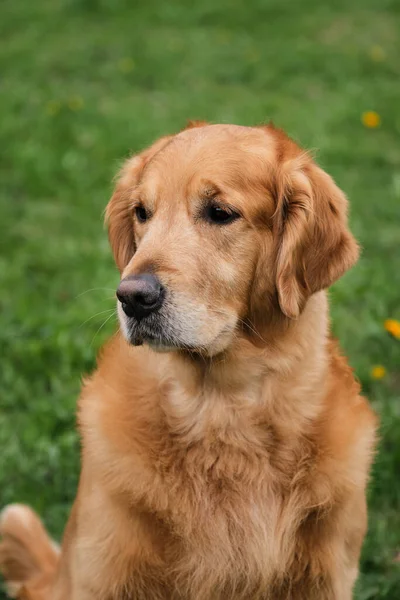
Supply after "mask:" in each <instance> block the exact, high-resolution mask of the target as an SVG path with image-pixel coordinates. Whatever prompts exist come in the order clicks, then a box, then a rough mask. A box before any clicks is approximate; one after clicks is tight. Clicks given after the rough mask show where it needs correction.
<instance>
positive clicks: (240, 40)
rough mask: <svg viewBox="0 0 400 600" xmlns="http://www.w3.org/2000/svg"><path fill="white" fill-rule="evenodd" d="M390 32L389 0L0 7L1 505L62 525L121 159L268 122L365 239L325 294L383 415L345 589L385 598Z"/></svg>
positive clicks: (388, 549) (397, 216) (389, 441)
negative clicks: (184, 132) (321, 179)
mask: <svg viewBox="0 0 400 600" xmlns="http://www.w3.org/2000/svg"><path fill="white" fill-rule="evenodd" d="M399 32H400V4H399V2H398V1H395V0H379V1H378V0H352V1H351V2H349V0H331V1H329V2H325V3H324V2H320V0H298V1H297V2H291V3H289V2H284V1H282V0H235V1H233V0H219V1H218V2H217V1H216V0H201V1H199V2H197V3H190V2H184V1H181V2H176V1H173V0H171V1H170V2H161V1H156V0H146V1H145V2H136V1H128V0H126V1H123V0H35V1H32V0H18V1H15V0H2V2H1V5H0V35H1V45H0V67H1V69H0V73H1V81H0V85H1V89H0V114H1V122H0V144H1V151H0V170H1V190H0V210H1V213H0V244H1V253H0V348H1V361H0V369H1V373H0V385H1V387H0V390H1V391H0V505H4V504H6V503H8V502H12V501H19V502H28V503H30V504H32V505H33V506H34V507H35V508H36V509H37V510H38V511H39V512H40V513H41V514H42V515H43V517H44V519H45V522H46V524H47V526H48V527H49V528H50V530H51V531H52V533H53V534H54V535H55V536H57V537H59V536H60V534H61V532H62V529H63V526H64V523H65V521H66V518H67V514H68V510H69V507H70V505H71V502H72V500H73V497H74V494H75V490H76V484H77V478H78V469H79V444H78V440H77V436H76V433H75V418H74V410H75V402H76V397H77V395H78V393H79V387H80V379H81V376H82V375H83V374H84V373H87V372H88V371H90V370H91V369H92V368H93V366H94V361H95V355H96V350H97V349H98V347H99V346H100V345H101V343H102V341H104V339H105V338H106V337H107V336H108V335H109V334H110V333H111V332H112V331H113V330H114V328H115V317H114V316H113V313H112V309H113V307H114V301H113V299H112V297H113V293H114V290H115V287H116V284H117V281H118V274H117V272H116V269H115V267H114V265H113V262H112V259H111V254H110V251H109V248H108V244H107V239H106V234H105V232H104V231H103V227H102V211H103V209H104V207H105V204H106V202H107V200H108V196H109V195H110V191H111V183H110V182H111V180H112V177H113V176H114V174H115V172H116V169H117V167H118V165H119V163H120V161H121V159H122V158H123V157H125V156H127V155H128V154H129V152H131V151H135V150H138V149H140V148H141V147H143V146H144V145H146V144H148V143H150V142H151V141H152V140H153V139H155V138H157V137H158V136H159V135H161V134H164V133H169V132H174V131H176V130H178V129H179V128H181V127H182V126H183V125H184V123H185V121H186V119H187V118H202V119H208V120H210V121H212V122H234V123H240V124H257V123H261V122H264V121H266V120H269V119H271V118H272V119H273V120H274V121H275V123H276V124H277V125H279V126H281V127H283V128H285V129H286V130H287V131H288V132H289V133H290V134H291V135H292V136H294V137H295V139H297V140H298V141H300V142H301V143H302V144H303V145H304V146H306V147H307V148H311V149H314V150H315V151H316V152H317V157H318V160H319V162H320V163H321V164H322V166H323V167H324V168H325V169H327V170H328V171H329V172H330V173H331V174H332V175H333V176H334V177H335V179H336V180H337V182H338V183H339V185H340V186H341V187H342V188H343V189H344V190H345V191H346V193H347V194H348V196H349V198H350V201H351V222H352V228H353V230H354V232H355V234H356V236H357V237H358V238H359V239H360V241H361V243H362V246H363V248H364V251H363V256H362V259H361V261H360V262H359V264H358V265H357V267H356V268H355V269H354V270H353V271H352V272H351V273H349V274H348V275H346V276H345V278H344V279H343V280H341V281H340V282H339V283H338V284H337V285H336V286H335V287H334V289H333V290H332V293H331V304H332V314H333V328H334V331H335V333H336V334H337V335H338V336H339V337H340V339H341V343H342V346H343V348H344V350H345V352H346V353H347V354H348V356H349V358H350V362H351V363H352V365H353V366H354V367H355V370H356V373H357V376H358V377H359V378H360V380H361V382H362V385H363V388H364V391H365V393H366V394H367V395H368V396H369V398H370V399H371V402H372V404H373V406H374V407H375V409H376V410H377V411H378V412H379V414H380V416H381V421H382V428H381V444H380V449H379V454H378V457H377V460H376V465H375V470H374V476H373V481H372V483H371V487H370V500H369V505H370V528H369V535H368V538H367V540H366V543H365V546H364V552H363V561H362V573H361V577H360V581H359V584H358V589H357V594H356V597H357V599H358V600H369V599H380V600H383V599H385V600H399V598H400V567H399V564H398V563H396V561H395V558H396V556H397V555H398V553H399V551H400V401H399V392H400V369H399V362H400V340H396V339H395V338H394V337H393V336H390V335H389V334H388V333H387V332H385V330H384V327H383V322H384V320H385V319H387V318H395V319H396V318H397V319H400V301H399V300H400V264H399V262H400V261H399V258H400V257H399V245H400V145H399V134H400V87H399V75H400V60H399V59H400V41H399ZM366 111H376V112H377V113H378V116H379V118H380V120H381V122H380V123H379V126H378V127H368V126H366V125H368V121H365V123H363V121H362V115H363V113H364V112H366ZM377 120H378V117H377V116H375V121H377ZM369 124H370V125H371V124H373V123H371V122H370V123H369ZM375 124H377V123H375ZM108 311H109V312H108ZM108 317H110V319H109V320H108V322H107V323H105V321H106V319H107V318H108ZM103 323H105V324H104V326H103ZM376 365H382V366H383V367H384V368H385V375H384V377H383V378H381V379H374V377H373V376H372V375H371V369H373V367H374V366H376ZM383 372H384V371H382V370H381V372H380V375H382V373H383ZM375 373H378V372H375ZM0 598H1V599H3V598H5V596H4V595H2V592H1V591H0ZM305 600H306V599H305Z"/></svg>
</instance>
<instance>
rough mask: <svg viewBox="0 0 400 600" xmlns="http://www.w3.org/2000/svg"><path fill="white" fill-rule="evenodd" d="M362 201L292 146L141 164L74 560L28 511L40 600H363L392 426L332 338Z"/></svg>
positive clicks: (197, 126)
mask: <svg viewBox="0 0 400 600" xmlns="http://www.w3.org/2000/svg"><path fill="white" fill-rule="evenodd" d="M346 212H347V201H346V198H345V196H344V194H343V193H342V192H341V191H340V190H339V188H338V187H337V186H336V185H335V183H334V182H333V180H332V179H331V178H330V177H329V175H327V174H326V173H325V172H324V171H323V170H321V169H320V168H319V167H318V166H317V165H316V164H315V163H314V161H313V160H312V158H311V157H310V156H309V154H308V153H307V152H305V151H303V150H301V149H300V148H299V147H298V146H297V144H296V143H295V142H294V141H292V140H291V139H290V138H289V137H288V136H287V135H286V134H285V133H284V132H283V131H281V130H279V129H277V128H276V127H274V126H273V125H269V126H262V127H240V126H234V125H207V124H205V123H202V122H195V123H192V124H190V126H189V127H188V128H186V129H185V130H184V131H182V132H180V133H178V134H177V135H172V136H168V137H163V138H161V139H160V140H159V141H157V142H156V143H155V144H153V145H152V146H151V147H150V148H149V149H147V150H145V151H144V152H142V153H141V154H139V155H137V156H134V157H133V158H131V159H129V160H128V161H127V162H126V163H125V165H124V167H123V169H122V172H121V173H120V176H119V178H118V182H117V185H116V189H115V192H114V195H113V196H112V198H111V201H110V203H109V205H108V207H107V211H106V219H107V222H108V227H109V237H110V242H111V246H112V250H113V253H114V256H115V261H116V264H117V266H118V268H119V270H120V272H121V283H120V286H119V288H118V290H117V297H118V302H117V305H118V316H119V321H120V332H119V333H118V334H117V335H116V336H115V337H113V338H112V339H111V341H110V342H109V343H108V344H107V345H106V347H105V348H104V350H103V351H102V353H101V355H100V358H99V364H98V369H97V371H96V372H95V373H94V375H92V376H91V377H90V378H89V379H87V380H86V381H85V383H84V386H83V392H82V395H81V398H80V400H79V409H78V414H79V429H80V433H81V436H82V445H83V449H82V472H81V478H80V484H79V490H78V494H77V498H76V501H75V504H74V507H73V509H72V513H71V516H70V519H69V522H68V525H67V528H66V532H65V536H64V541H63V545H62V549H61V551H59V550H58V549H57V547H56V546H55V545H54V544H53V543H52V542H51V540H50V539H49V537H48V536H47V533H46V532H45V530H44V528H43V526H42V525H41V522H40V520H39V519H38V517H36V515H35V514H34V513H33V512H32V511H31V510H30V509H29V508H28V507H25V506H22V505H11V506H9V507H6V508H5V510H4V511H3V513H2V518H1V534H2V540H3V541H2V545H1V549H0V563H1V566H2V570H3V572H4V575H5V577H6V579H7V581H8V582H9V588H10V590H11V591H12V592H13V593H14V594H16V595H17V597H19V598H25V599H29V600H111V599H118V600H161V599H164V600H167V599H168V600H231V599H232V600H349V599H350V598H351V597H352V588H353V585H354V582H355V580H356V578H357V572H358V561H359V554H360V549H361V545H362V541H363V538H364V535H365V531H366V524H367V513H366V500H365V488H366V483H367V479H368V471H369V468H370V464H371V459H372V455H373V449H374V438H375V430H376V419H375V416H374V414H373V412H372V410H371V409H370V408H369V406H368V403H367V402H366V400H365V399H364V398H363V397H362V396H361V395H360V389H359V385H358V383H357V382H356V381H355V379H354V376H353V374H352V371H351V369H350V367H349V366H348V364H347V362H346V360H345V358H343V357H342V356H341V354H340V351H339V350H338V347H337V345H336V343H335V342H334V341H332V340H331V339H330V336H329V319H328V304H327V297H326V292H325V290H326V288H327V287H328V286H330V285H331V284H332V283H333V282H334V281H336V280H337V279H338V278H339V277H340V276H341V275H343V273H344V272H345V271H346V270H347V269H349V268H350V267H351V266H352V265H353V264H354V263H355V262H356V260H357V257H358V246H357V243H356V242H355V240H354V238H353V236H352V235H351V233H350V232H349V230H348V228H347V216H346Z"/></svg>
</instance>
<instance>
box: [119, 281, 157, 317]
mask: <svg viewBox="0 0 400 600" xmlns="http://www.w3.org/2000/svg"><path fill="white" fill-rule="evenodd" d="M117 298H118V300H119V301H120V302H121V305H122V309H123V311H124V313H125V314H126V315H127V316H128V317H135V318H136V319H138V320H140V319H143V317H146V316H147V315H150V314H151V313H153V312H155V311H157V310H159V308H161V305H162V303H163V300H164V288H163V286H162V285H161V282H160V280H159V279H158V278H157V277H156V276H155V275H152V274H151V273H143V275H130V276H129V277H126V278H125V279H123V280H122V281H121V283H120V284H119V286H118V289H117Z"/></svg>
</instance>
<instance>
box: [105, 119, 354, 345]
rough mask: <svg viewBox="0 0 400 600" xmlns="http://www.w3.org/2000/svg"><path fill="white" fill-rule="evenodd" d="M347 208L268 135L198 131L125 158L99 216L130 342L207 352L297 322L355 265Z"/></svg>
mask: <svg viewBox="0 0 400 600" xmlns="http://www.w3.org/2000/svg"><path fill="white" fill-rule="evenodd" d="M346 208H347V201H346V198H345V196H344V194H343V193H342V192H341V191H340V190H339V188H338V187H337V186H336V185H335V183H334V182H333V180H332V179H331V178H330V177H329V176H328V175H327V174H326V173H325V172H324V171H322V170H321V169H320V168H319V167H318V166H317V165H316V164H315V163H314V162H313V160H312V159H311V158H310V156H309V155H308V154H307V153H305V152H304V151H302V150H301V149H300V148H299V147H298V146H297V145H296V144H295V143H294V142H293V141H292V140H291V139H290V138H288V137H287V136H286V135H285V134H284V133H283V132H282V131H281V130H279V129H276V128H275V127H273V126H267V127H260V128H251V127H238V126H233V125H206V124H203V123H201V124H195V126H191V127H189V128H187V129H185V130H184V131H182V132H180V133H179V134H177V135H175V136H170V137H164V138H161V139H160V140H159V141H157V142H156V143H155V144H153V145H152V146H151V147H150V148H149V149H147V150H145V151H144V152H142V153H141V154H139V155H137V156H134V157H133V158H131V159H129V160H128V161H127V162H126V163H125V165H124V167H123V169H122V171H121V173H120V175H119V178H118V182H117V186H116V190H115V192H114V194H113V196H112V198H111V200H110V203H109V205H108V207H107V211H106V219H107V222H108V227H109V237H110V242H111V246H112V249H113V252H114V256H115V261H116V263H117V266H118V268H119V270H120V272H121V279H122V280H121V283H120V286H119V288H118V291H117V296H118V314H119V319H120V323H121V328H122V331H123V333H124V335H125V336H126V338H127V339H128V340H129V341H130V342H131V343H132V344H141V343H144V342H145V343H148V344H149V345H150V346H152V347H154V348H155V349H160V350H162V349H164V350H165V349H170V348H181V349H188V350H191V351H201V352H204V353H206V354H209V355H213V354H216V353H218V352H220V351H222V350H224V349H226V348H227V347H228V346H229V345H230V344H231V343H232V341H233V339H234V336H235V335H236V334H237V333H238V332H239V331H242V332H245V331H246V330H247V332H248V333H249V332H251V331H253V332H254V331H258V328H259V327H260V328H261V327H264V326H265V323H268V322H271V321H272V320H276V319H283V320H288V319H296V318H297V317H298V316H299V315H300V314H301V312H302V310H303V309H304V306H305V304H306V302H307V300H308V298H309V297H310V296H311V295H312V294H314V293H315V292H317V291H319V290H322V289H324V288H326V287H328V286H329V285H331V284H332V283H333V282H334V281H335V280H336V279H338V278H339V277H340V276H341V275H342V274H343V273H344V272H345V271H346V270H347V269H348V268H349V267H351V266H352V265H353V264H354V262H355V261H356V259H357V256H358V248H357V244H356V242H355V240H354V238H353V237H352V235H351V234H350V233H349V231H348V229H347V217H346Z"/></svg>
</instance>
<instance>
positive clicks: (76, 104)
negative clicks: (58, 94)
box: [67, 96, 84, 111]
mask: <svg viewBox="0 0 400 600" xmlns="http://www.w3.org/2000/svg"><path fill="white" fill-rule="evenodd" d="M67 104H68V108H69V109H70V110H73V111H76V110H82V108H83V104H84V102H83V99H82V98H81V97H80V96H71V98H69V100H68V103H67Z"/></svg>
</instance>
